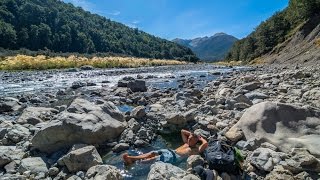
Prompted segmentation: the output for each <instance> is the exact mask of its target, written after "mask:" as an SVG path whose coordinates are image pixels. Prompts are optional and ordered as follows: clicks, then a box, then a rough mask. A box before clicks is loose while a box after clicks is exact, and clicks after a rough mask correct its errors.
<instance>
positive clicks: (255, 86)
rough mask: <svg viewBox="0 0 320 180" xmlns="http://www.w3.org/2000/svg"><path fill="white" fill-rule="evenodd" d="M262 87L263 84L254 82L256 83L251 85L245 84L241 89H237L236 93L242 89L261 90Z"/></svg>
mask: <svg viewBox="0 0 320 180" xmlns="http://www.w3.org/2000/svg"><path fill="white" fill-rule="evenodd" d="M261 86H262V83H261V82H257V81H254V82H249V83H245V84H242V85H240V86H239V87H237V88H236V90H235V91H239V90H241V89H244V90H248V91H253V90H255V89H258V88H260V87H261Z"/></svg>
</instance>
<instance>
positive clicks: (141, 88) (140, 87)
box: [127, 80, 147, 92]
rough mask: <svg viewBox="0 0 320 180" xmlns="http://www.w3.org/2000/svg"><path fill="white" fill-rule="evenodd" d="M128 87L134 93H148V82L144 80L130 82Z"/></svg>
mask: <svg viewBox="0 0 320 180" xmlns="http://www.w3.org/2000/svg"><path fill="white" fill-rule="evenodd" d="M127 87H128V88H129V89H130V90H131V91H132V92H146V91H147V86H146V82H145V81H143V80H134V81H129V82H128V85H127Z"/></svg>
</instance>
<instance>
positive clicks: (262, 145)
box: [261, 142, 278, 151]
mask: <svg viewBox="0 0 320 180" xmlns="http://www.w3.org/2000/svg"><path fill="white" fill-rule="evenodd" d="M261 147H263V148H268V149H271V150H274V151H277V149H278V148H277V147H276V146H275V145H273V144H271V143H268V142H264V143H262V144H261Z"/></svg>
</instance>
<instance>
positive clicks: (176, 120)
mask: <svg viewBox="0 0 320 180" xmlns="http://www.w3.org/2000/svg"><path fill="white" fill-rule="evenodd" d="M166 120H167V122H168V123H169V124H175V125H181V126H183V125H184V124H185V123H186V119H185V117H184V116H183V115H182V114H180V113H168V114H166Z"/></svg>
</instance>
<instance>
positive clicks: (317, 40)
mask: <svg viewBox="0 0 320 180" xmlns="http://www.w3.org/2000/svg"><path fill="white" fill-rule="evenodd" d="M316 45H317V46H318V47H320V38H318V39H316Z"/></svg>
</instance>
